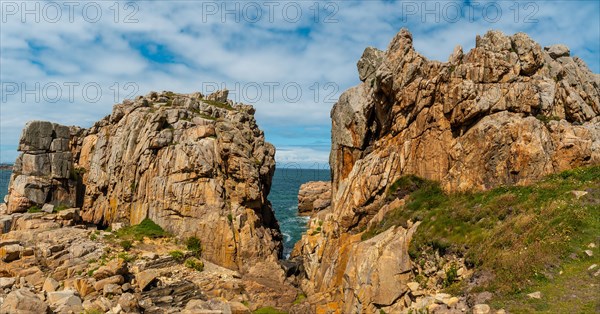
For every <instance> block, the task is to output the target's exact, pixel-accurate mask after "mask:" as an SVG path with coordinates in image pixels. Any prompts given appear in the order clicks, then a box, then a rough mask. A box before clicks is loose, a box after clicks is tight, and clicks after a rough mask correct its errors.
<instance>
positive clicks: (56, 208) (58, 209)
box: [52, 204, 69, 213]
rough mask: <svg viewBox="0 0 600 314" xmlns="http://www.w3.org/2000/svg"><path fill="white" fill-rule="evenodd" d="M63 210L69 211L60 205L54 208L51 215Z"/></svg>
mask: <svg viewBox="0 0 600 314" xmlns="http://www.w3.org/2000/svg"><path fill="white" fill-rule="evenodd" d="M65 209H69V207H67V206H65V205H63V204H60V205H58V206H56V207H54V209H53V210H52V212H53V213H58V212H60V211H63V210H65Z"/></svg>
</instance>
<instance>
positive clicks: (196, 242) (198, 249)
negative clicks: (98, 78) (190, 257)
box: [185, 237, 202, 257]
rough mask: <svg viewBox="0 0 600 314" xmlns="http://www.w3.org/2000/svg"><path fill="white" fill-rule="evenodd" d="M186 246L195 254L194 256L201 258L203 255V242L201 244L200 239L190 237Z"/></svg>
mask: <svg viewBox="0 0 600 314" xmlns="http://www.w3.org/2000/svg"><path fill="white" fill-rule="evenodd" d="M185 246H186V248H187V249H188V250H189V251H191V252H192V253H193V254H194V256H196V257H200V256H201V255H202V242H200V239H198V238H196V237H190V238H188V239H187V241H186V243H185Z"/></svg>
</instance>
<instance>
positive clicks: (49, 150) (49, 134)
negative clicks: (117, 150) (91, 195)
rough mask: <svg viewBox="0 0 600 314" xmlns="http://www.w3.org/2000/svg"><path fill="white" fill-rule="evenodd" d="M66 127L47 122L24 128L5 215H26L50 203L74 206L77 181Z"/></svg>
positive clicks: (34, 123) (31, 124)
mask: <svg viewBox="0 0 600 314" xmlns="http://www.w3.org/2000/svg"><path fill="white" fill-rule="evenodd" d="M70 133H71V131H70V129H69V127H67V126H63V125H59V124H56V123H50V122H47V121H31V122H28V123H27V124H26V125H25V128H24V129H23V132H22V134H21V139H20V141H19V151H20V152H21V154H20V155H19V157H18V158H17V160H16V161H15V165H14V167H13V173H12V175H11V177H10V183H9V190H8V196H7V201H8V202H7V212H8V213H15V212H25V211H26V210H27V209H29V208H30V207H32V206H38V207H41V206H42V205H44V203H45V202H46V201H47V200H48V199H51V202H52V204H54V205H64V206H69V207H72V206H75V205H76V195H75V193H76V190H77V181H76V180H73V179H74V178H73V177H72V172H73V170H74V169H73V156H72V155H71V150H70V146H69V141H70V137H71V134H70Z"/></svg>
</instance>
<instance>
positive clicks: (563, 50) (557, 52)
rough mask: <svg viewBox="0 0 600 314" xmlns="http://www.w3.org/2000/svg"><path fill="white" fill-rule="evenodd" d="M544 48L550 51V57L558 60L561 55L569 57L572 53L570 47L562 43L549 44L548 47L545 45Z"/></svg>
mask: <svg viewBox="0 0 600 314" xmlns="http://www.w3.org/2000/svg"><path fill="white" fill-rule="evenodd" d="M544 50H545V51H546V52H548V54H549V55H550V57H551V58H552V59H554V60H556V59H558V58H560V57H568V56H570V55H571V51H570V50H569V47H567V46H565V45H562V44H558V45H552V46H547V47H544Z"/></svg>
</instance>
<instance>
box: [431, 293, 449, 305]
mask: <svg viewBox="0 0 600 314" xmlns="http://www.w3.org/2000/svg"><path fill="white" fill-rule="evenodd" d="M450 297H451V296H450V295H449V294H447V293H437V294H436V295H435V297H434V298H435V302H436V303H438V304H443V303H444V300H445V299H449V298H450Z"/></svg>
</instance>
